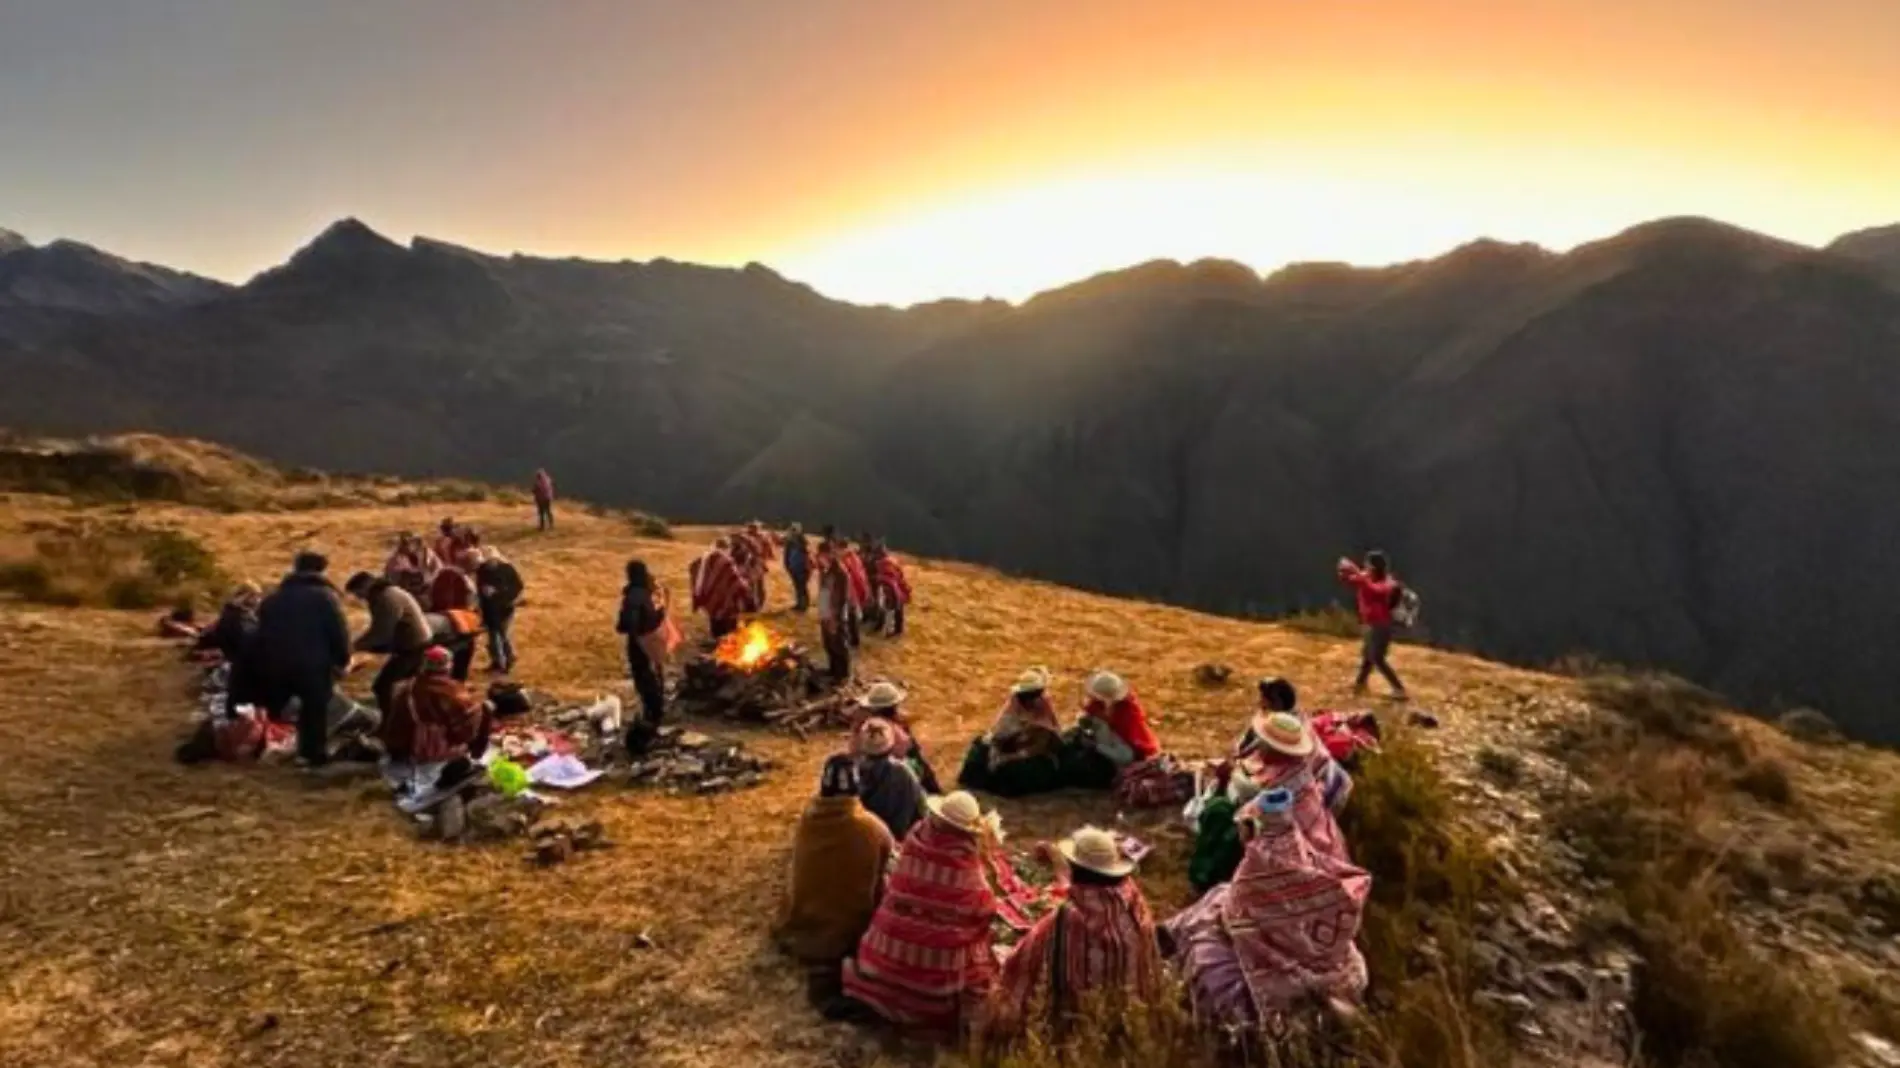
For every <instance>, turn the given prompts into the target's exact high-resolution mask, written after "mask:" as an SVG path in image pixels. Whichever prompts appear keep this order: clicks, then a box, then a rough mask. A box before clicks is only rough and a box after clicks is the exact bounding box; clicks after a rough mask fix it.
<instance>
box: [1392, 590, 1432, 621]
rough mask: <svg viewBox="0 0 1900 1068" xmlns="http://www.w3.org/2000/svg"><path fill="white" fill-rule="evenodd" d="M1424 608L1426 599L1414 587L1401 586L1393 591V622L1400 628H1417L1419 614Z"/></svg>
mask: <svg viewBox="0 0 1900 1068" xmlns="http://www.w3.org/2000/svg"><path fill="white" fill-rule="evenodd" d="M1424 607H1425V601H1424V598H1421V597H1420V596H1419V595H1418V591H1417V590H1415V589H1413V588H1412V587H1410V586H1405V585H1401V586H1399V588H1398V589H1396V590H1394V591H1392V622H1393V623H1395V624H1397V625H1398V626H1401V627H1415V626H1417V625H1418V614H1419V612H1420V611H1422V610H1423V609H1424Z"/></svg>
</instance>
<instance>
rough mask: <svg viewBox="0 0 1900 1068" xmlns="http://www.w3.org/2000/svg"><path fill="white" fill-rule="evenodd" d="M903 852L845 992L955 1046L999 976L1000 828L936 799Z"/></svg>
mask: <svg viewBox="0 0 1900 1068" xmlns="http://www.w3.org/2000/svg"><path fill="white" fill-rule="evenodd" d="M926 807H927V809H928V812H929V814H928V815H927V816H926V817H925V819H924V821H923V822H922V823H919V824H918V825H917V829H916V830H914V831H912V832H911V834H910V837H908V838H906V839H904V843H903V845H901V846H899V847H898V850H897V865H896V867H895V868H894V869H893V870H892V872H891V877H890V880H889V881H888V882H887V883H886V884H885V889H884V898H883V900H882V901H880V902H879V903H878V907H877V912H876V914H875V915H873V916H872V918H871V926H870V929H869V930H867V931H865V933H864V937H863V938H862V939H861V940H860V941H859V942H858V952H857V956H856V957H855V958H854V959H851V960H847V961H846V962H845V965H844V993H845V996H846V997H847V998H848V999H850V1001H851V1002H852V1003H855V1004H856V1005H861V1006H864V1007H865V1008H867V1009H869V1010H870V1011H871V1012H873V1013H875V1014H877V1015H878V1016H879V1017H882V1018H883V1019H884V1020H886V1021H888V1022H890V1023H892V1024H896V1025H898V1026H899V1027H904V1028H909V1029H913V1030H915V1031H917V1032H921V1033H922V1034H924V1035H926V1036H928V1037H931V1038H936V1039H941V1040H951V1041H954V1040H957V1039H959V1038H961V1037H963V1033H964V1029H965V1027H966V1026H967V1025H969V1024H970V1023H972V1022H973V1021H974V1020H975V1018H976V1016H977V1013H978V1011H979V1010H980V1008H981V1006H982V1005H983V1003H984V1001H985V1000H986V999H987V998H988V996H989V992H990V987H991V985H992V984H993V983H994V982H995V979H996V957H995V954H994V953H993V952H992V951H991V948H990V943H991V937H992V936H991V925H992V924H993V923H994V921H995V919H996V915H997V904H998V900H997V893H996V890H995V888H994V887H992V885H991V883H990V869H989V865H988V863H987V859H988V854H989V850H990V848H991V846H990V842H991V840H992V837H993V835H994V833H995V831H994V822H993V820H992V819H986V818H985V817H984V815H983V812H982V810H981V809H980V808H979V807H978V806H977V803H976V798H974V797H971V796H970V795H969V794H967V793H964V792H962V791H960V790H959V791H958V792H956V793H953V794H951V795H950V796H948V797H933V798H931V799H930V800H929V801H928V803H927V805H926Z"/></svg>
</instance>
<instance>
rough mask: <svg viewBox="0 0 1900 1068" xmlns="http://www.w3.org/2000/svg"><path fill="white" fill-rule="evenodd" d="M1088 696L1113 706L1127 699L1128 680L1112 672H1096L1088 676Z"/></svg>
mask: <svg viewBox="0 0 1900 1068" xmlns="http://www.w3.org/2000/svg"><path fill="white" fill-rule="evenodd" d="M1088 689H1089V696H1090V697H1093V698H1095V699H1096V700H1098V701H1106V702H1108V703H1109V704H1111V705H1112V704H1114V703H1115V702H1117V701H1121V700H1124V699H1126V698H1127V697H1128V680H1127V679H1124V678H1122V677H1121V676H1120V675H1117V674H1115V673H1114V672H1113V671H1098V672H1096V673H1095V674H1093V675H1090V676H1089V687H1088Z"/></svg>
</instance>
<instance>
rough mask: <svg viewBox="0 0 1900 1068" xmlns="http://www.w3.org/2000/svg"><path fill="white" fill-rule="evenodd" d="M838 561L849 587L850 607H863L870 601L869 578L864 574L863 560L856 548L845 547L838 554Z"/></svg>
mask: <svg viewBox="0 0 1900 1068" xmlns="http://www.w3.org/2000/svg"><path fill="white" fill-rule="evenodd" d="M838 562H839V563H841V564H843V565H844V574H845V578H847V579H849V580H850V581H849V583H848V585H849V586H850V587H851V607H853V608H863V607H864V606H865V605H867V604H869V603H871V579H870V576H868V575H867V574H865V571H864V560H863V559H862V558H861V557H859V556H858V551H857V550H856V549H846V550H845V551H844V552H843V553H840V554H839V556H838Z"/></svg>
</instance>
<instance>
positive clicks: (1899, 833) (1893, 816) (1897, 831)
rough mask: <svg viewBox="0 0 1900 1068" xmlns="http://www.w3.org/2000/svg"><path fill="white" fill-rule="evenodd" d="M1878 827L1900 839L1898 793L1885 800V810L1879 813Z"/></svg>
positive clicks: (1899, 797) (1899, 795)
mask: <svg viewBox="0 0 1900 1068" xmlns="http://www.w3.org/2000/svg"><path fill="white" fill-rule="evenodd" d="M1880 826H1881V828H1882V829H1883V830H1885V831H1886V832H1887V833H1888V834H1890V835H1892V836H1894V837H1895V838H1900V793H1896V794H1894V795H1893V796H1892V797H1889V798H1887V805H1886V808H1885V809H1883V810H1882V811H1881V813H1880Z"/></svg>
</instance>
